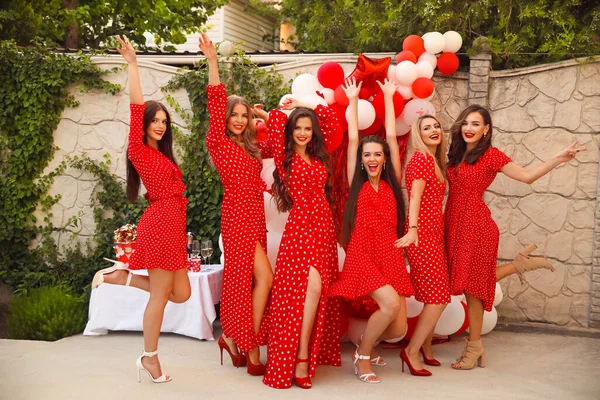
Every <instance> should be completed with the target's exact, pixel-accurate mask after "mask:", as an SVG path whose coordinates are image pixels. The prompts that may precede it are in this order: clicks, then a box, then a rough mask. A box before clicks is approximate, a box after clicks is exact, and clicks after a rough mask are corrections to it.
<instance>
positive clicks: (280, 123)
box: [267, 110, 287, 178]
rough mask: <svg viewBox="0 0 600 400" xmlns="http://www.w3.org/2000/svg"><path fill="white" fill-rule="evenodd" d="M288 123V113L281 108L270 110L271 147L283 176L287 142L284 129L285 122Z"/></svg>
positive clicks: (269, 141)
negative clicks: (285, 141)
mask: <svg viewBox="0 0 600 400" xmlns="http://www.w3.org/2000/svg"><path fill="white" fill-rule="evenodd" d="M286 123H287V115H285V114H284V113H282V112H281V111H279V110H271V112H269V126H268V128H267V131H268V132H269V140H268V144H269V147H270V148H271V149H272V151H273V158H274V159H275V167H277V170H278V171H279V175H281V177H282V178H283V177H284V175H285V171H284V170H283V160H285V144H284V131H285V124H286Z"/></svg>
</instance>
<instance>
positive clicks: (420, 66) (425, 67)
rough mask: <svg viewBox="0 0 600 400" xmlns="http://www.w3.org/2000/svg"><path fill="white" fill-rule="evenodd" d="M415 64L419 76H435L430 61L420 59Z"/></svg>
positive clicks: (428, 77) (429, 77)
mask: <svg viewBox="0 0 600 400" xmlns="http://www.w3.org/2000/svg"><path fill="white" fill-rule="evenodd" d="M415 65H416V66H417V78H427V79H431V77H432V76H433V67H432V66H431V64H430V63H429V61H426V60H423V61H419V62H417V63H416V64H415Z"/></svg>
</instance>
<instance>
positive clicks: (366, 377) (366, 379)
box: [354, 349, 381, 383]
mask: <svg viewBox="0 0 600 400" xmlns="http://www.w3.org/2000/svg"><path fill="white" fill-rule="evenodd" d="M354 357H355V358H354V375H356V376H357V377H358V379H360V380H361V381H362V382H366V383H379V382H381V380H380V379H379V377H378V376H377V375H375V374H374V373H372V372H371V373H369V374H362V375H359V374H358V373H359V371H358V367H357V366H356V363H357V361H358V360H371V356H363V355H362V354H358V349H356V350H355V351H354ZM370 377H374V378H375V379H372V380H371V379H369V378H370Z"/></svg>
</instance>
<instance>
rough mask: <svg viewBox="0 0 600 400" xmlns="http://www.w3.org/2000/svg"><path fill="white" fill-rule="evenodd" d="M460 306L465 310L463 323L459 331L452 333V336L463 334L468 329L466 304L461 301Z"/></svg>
mask: <svg viewBox="0 0 600 400" xmlns="http://www.w3.org/2000/svg"><path fill="white" fill-rule="evenodd" d="M460 304H462V306H463V308H464V309H465V321H464V322H463V324H462V326H461V327H460V329H459V330H457V331H456V332H454V333H453V335H458V334H459V333H463V332H464V331H466V330H467V328H468V327H469V313H468V311H467V304H466V303H465V302H464V301H461V302H460Z"/></svg>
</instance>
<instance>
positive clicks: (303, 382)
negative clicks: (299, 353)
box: [294, 358, 312, 389]
mask: <svg viewBox="0 0 600 400" xmlns="http://www.w3.org/2000/svg"><path fill="white" fill-rule="evenodd" d="M300 363H308V358H298V359H296V364H300ZM294 381H296V386H298V387H299V388H302V389H310V388H311V387H312V382H311V381H310V376H307V377H306V378H299V377H297V376H296V375H294Z"/></svg>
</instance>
